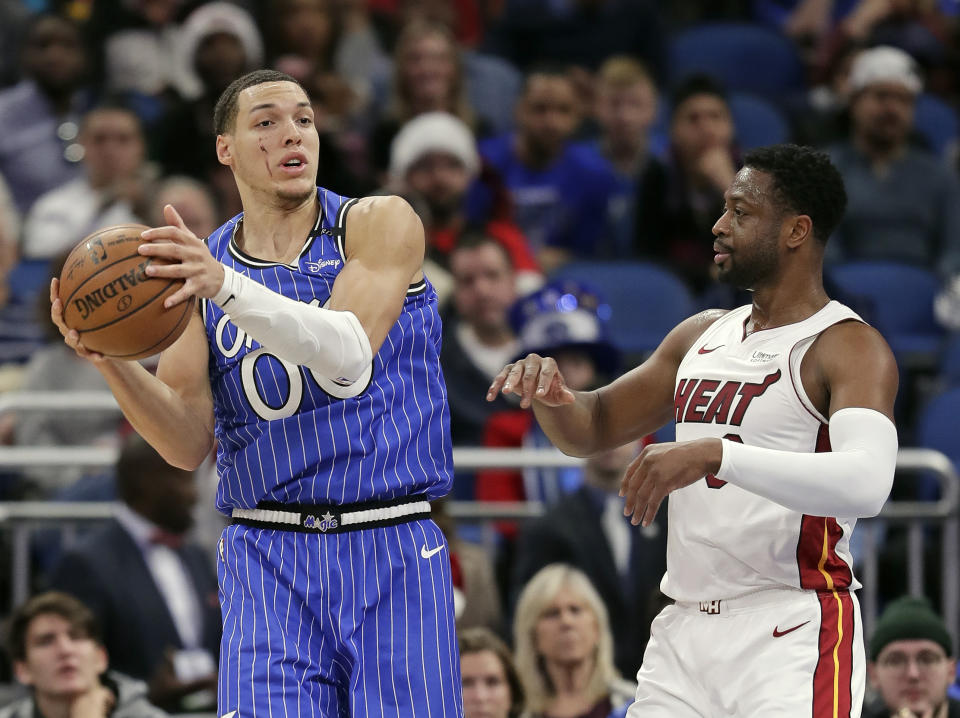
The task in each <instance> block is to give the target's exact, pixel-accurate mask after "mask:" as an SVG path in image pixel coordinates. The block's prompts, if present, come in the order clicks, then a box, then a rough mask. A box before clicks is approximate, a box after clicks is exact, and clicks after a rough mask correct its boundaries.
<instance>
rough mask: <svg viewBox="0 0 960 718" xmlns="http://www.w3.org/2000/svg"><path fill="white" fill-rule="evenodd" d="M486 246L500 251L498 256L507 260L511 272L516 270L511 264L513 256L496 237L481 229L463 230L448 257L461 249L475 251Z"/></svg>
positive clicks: (470, 228)
mask: <svg viewBox="0 0 960 718" xmlns="http://www.w3.org/2000/svg"><path fill="white" fill-rule="evenodd" d="M488 244H490V245H493V246H494V247H496V248H497V249H499V250H500V254H502V255H503V257H504V259H506V260H507V265H508V266H509V267H510V269H511V270H514V269H516V267H515V266H514V264H513V255H511V254H510V250H509V249H507V247H506V245H505V244H504V243H503V242H501V241H500V240H499V239H497V238H496V237H493V236H491V235H490V234H488V233H487V232H485V231H483V228H482V227H473V226H471V227H468V228H467V229H466V230H464V232H463V234H461V235H460V236H459V237H458V238H457V243H456V244H454V245H453V249H451V250H450V256H452V255H453V254H454V253H455V252H459V251H460V250H463V249H477V248H479V247H484V246H486V245H488Z"/></svg>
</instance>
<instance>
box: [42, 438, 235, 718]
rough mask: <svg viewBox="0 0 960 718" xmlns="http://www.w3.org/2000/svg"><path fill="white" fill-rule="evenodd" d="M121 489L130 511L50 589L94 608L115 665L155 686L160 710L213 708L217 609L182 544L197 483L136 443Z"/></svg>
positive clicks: (205, 574) (80, 552) (120, 475)
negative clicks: (74, 597)
mask: <svg viewBox="0 0 960 718" xmlns="http://www.w3.org/2000/svg"><path fill="white" fill-rule="evenodd" d="M116 481H117V494H118V496H119V498H120V500H121V501H122V502H123V505H122V506H121V508H120V510H119V512H118V514H117V517H116V518H115V519H112V520H111V521H110V522H109V524H108V525H107V526H106V527H104V528H103V529H102V530H101V531H99V532H97V533H95V534H93V535H91V536H89V537H88V538H87V539H86V540H85V541H84V542H83V543H82V544H81V545H80V546H79V547H78V548H76V549H75V550H73V551H70V552H69V553H67V554H66V555H65V556H64V557H63V559H62V560H61V562H60V565H59V566H58V568H57V569H56V570H55V571H54V572H53V576H52V579H51V584H52V585H53V586H54V587H55V588H57V589H59V590H63V591H67V592H69V593H72V594H73V595H75V596H77V597H78V598H80V599H81V600H82V601H83V602H84V603H85V604H87V606H88V607H89V608H90V609H91V610H92V611H93V613H94V615H95V616H97V618H98V620H99V622H100V624H101V625H102V626H103V630H104V645H105V646H106V648H107V651H108V652H109V654H110V656H111V661H112V664H113V665H114V666H115V667H116V668H117V669H118V670H121V671H123V672H124V673H127V674H129V675H131V676H134V677H135V678H140V679H142V680H146V681H148V683H149V687H150V697H151V700H152V701H153V702H154V703H156V704H157V705H160V706H162V707H165V708H166V707H169V709H170V710H174V711H181V710H184V709H186V708H194V709H198V708H199V707H200V706H202V707H209V706H211V705H212V703H213V698H214V696H213V694H212V693H207V691H210V690H212V689H213V688H214V687H215V685H216V667H217V663H216V657H217V654H218V652H219V642H220V609H219V602H218V600H217V583H216V576H215V575H214V573H213V568H212V566H211V561H210V558H209V557H208V556H207V553H206V552H205V551H204V550H203V549H201V548H200V547H198V546H195V545H192V544H190V543H186V542H185V541H184V537H185V535H186V533H187V531H188V530H189V529H190V527H191V525H192V516H191V511H192V509H193V506H194V504H195V503H196V498H197V490H196V486H195V483H194V477H193V475H192V474H191V473H190V472H189V471H184V470H183V469H177V468H174V467H172V466H170V465H168V464H167V463H166V462H165V461H164V460H163V459H162V458H161V457H160V455H159V454H157V453H156V451H154V450H153V449H152V448H151V447H150V446H149V444H147V443H146V442H145V441H144V440H143V439H141V438H140V437H139V436H137V435H136V434H132V435H130V436H129V437H128V440H127V441H126V442H125V444H124V446H123V448H122V450H121V453H120V458H119V460H118V462H117V471H116ZM118 577H122V580H118ZM191 697H192V698H191ZM192 700H195V701H197V702H199V703H200V706H197V705H193V704H192V703H191V701H192Z"/></svg>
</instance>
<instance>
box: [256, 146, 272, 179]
mask: <svg viewBox="0 0 960 718" xmlns="http://www.w3.org/2000/svg"><path fill="white" fill-rule="evenodd" d="M259 143H260V151H261V152H263V164H265V165H266V166H267V174H269V175H270V176H271V177H273V170H272V169H270V160H268V159H267V148H266V147H264V146H263V140H259Z"/></svg>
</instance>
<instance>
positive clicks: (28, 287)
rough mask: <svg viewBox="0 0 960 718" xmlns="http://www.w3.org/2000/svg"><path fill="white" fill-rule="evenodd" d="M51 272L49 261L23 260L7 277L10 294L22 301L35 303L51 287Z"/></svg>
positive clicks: (14, 266)
mask: <svg viewBox="0 0 960 718" xmlns="http://www.w3.org/2000/svg"><path fill="white" fill-rule="evenodd" d="M50 270H51V266H50V260H49V259H21V260H20V261H19V262H17V263H16V264H15V265H13V268H12V269H11V270H10V275H9V276H8V277H7V281H8V283H9V285H10V294H11V295H12V296H13V297H14V298H16V299H20V300H22V301H33V299H34V298H35V297H36V296H37V294H39V293H40V292H45V291H46V289H47V287H48V286H49V285H50Z"/></svg>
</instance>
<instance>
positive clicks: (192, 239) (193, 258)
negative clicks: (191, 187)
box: [138, 204, 223, 309]
mask: <svg viewBox="0 0 960 718" xmlns="http://www.w3.org/2000/svg"><path fill="white" fill-rule="evenodd" d="M163 217H164V219H166V220H167V221H168V222H169V223H170V224H169V225H167V226H165V227H154V228H153V229H148V230H146V231H145V232H143V233H141V235H140V236H141V237H142V238H143V239H144V242H145V244H141V245H140V247H139V249H138V251H139V252H140V254H142V255H144V256H147V257H163V258H164V259H168V260H170V261H171V262H173V264H151V265H150V266H148V267H147V274H149V275H150V276H151V277H163V278H169V279H183V280H184V285H183V286H182V287H180V289H179V290H177V291H176V292H174V293H173V294H171V295H170V296H169V297H167V298H166V300H165V301H164V302H163V306H164V307H166V308H167V309H169V308H170V307H173V306H175V305H177V304H179V303H180V302H182V301H184V300H186V299H188V298H190V297H192V296H197V297H207V298H210V297H213V296H214V295H216V293H217V292H218V291H220V287H221V286H223V266H222V265H221V264H220V262H218V261H217V260H216V259H214V257H213V255H212V254H210V250H209V249H208V248H207V245H206V244H204V242H203V241H202V240H201V239H200V238H199V237H197V235H195V234H194V233H193V232H191V231H190V230H189V229H188V228H187V225H186V224H185V223H184V221H183V219H182V218H181V217H180V215H179V214H178V213H177V210H175V209H174V208H173V205H172V204H168V205H167V206H166V207H164V208H163Z"/></svg>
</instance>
